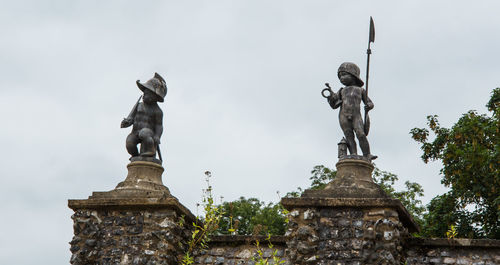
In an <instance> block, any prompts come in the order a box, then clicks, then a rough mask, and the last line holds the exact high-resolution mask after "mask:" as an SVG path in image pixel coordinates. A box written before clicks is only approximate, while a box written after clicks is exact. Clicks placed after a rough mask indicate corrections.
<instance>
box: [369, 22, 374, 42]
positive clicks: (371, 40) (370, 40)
mask: <svg viewBox="0 0 500 265" xmlns="http://www.w3.org/2000/svg"><path fill="white" fill-rule="evenodd" d="M369 42H375V25H374V24H373V18H372V17H371V16H370V37H369Z"/></svg>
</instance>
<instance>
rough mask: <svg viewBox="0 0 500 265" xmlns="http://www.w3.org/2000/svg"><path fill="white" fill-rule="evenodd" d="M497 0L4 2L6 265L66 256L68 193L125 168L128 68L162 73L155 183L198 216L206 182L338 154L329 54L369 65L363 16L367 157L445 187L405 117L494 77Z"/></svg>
mask: <svg viewBox="0 0 500 265" xmlns="http://www.w3.org/2000/svg"><path fill="white" fill-rule="evenodd" d="M498 10H500V2H498V1H475V2H472V1H456V0H455V1H331V0H328V1H316V0H313V1H290V0H287V1H257V0H251V1H235V0H228V1H65V0H64V1H63V0H61V1H31V2H28V1H3V2H2V8H1V9H0V32H1V34H2V38H1V40H0V70H1V72H2V78H1V79H0V113H1V115H2V124H3V125H2V130H1V131H0V144H1V145H2V146H3V150H4V152H3V153H2V154H0V161H1V164H0V165H1V167H0V176H1V179H2V185H1V186H0V199H1V200H2V204H1V206H0V210H1V212H2V218H0V227H1V228H2V229H1V230H2V231H1V232H0V233H1V234H0V263H1V264H67V263H68V260H69V256H70V252H69V245H68V242H69V241H70V240H71V237H72V234H73V231H72V221H71V219H70V216H71V214H72V211H71V210H70V209H69V208H67V199H83V198H86V197H87V196H89V195H90V194H91V192H92V191H107V190H111V189H113V188H114V187H115V186H116V184H117V183H118V182H120V181H122V180H123V179H124V178H125V176H126V173H127V172H126V164H127V163H128V154H127V152H126V150H125V146H124V142H125V137H126V136H127V134H128V133H129V129H120V128H119V124H120V122H121V120H122V118H123V117H125V116H127V114H128V113H129V111H130V109H131V107H132V106H133V104H134V103H135V101H136V100H137V98H138V97H139V95H140V91H139V90H138V89H137V87H136V85H135V80H137V79H140V80H143V81H146V80H147V79H149V78H151V77H152V76H153V74H154V72H158V73H160V74H161V75H163V76H164V77H165V79H166V81H167V84H168V95H167V98H166V100H165V102H164V103H162V104H161V108H162V109H163V111H164V127H165V130H164V135H163V137H162V146H161V148H162V152H163V156H164V160H165V163H164V167H165V173H164V175H163V182H164V184H165V185H166V186H168V187H169V188H170V190H171V192H172V194H173V195H175V196H176V197H177V198H178V199H179V200H180V201H181V203H183V204H184V205H186V206H187V207H188V208H190V209H191V211H192V212H193V213H196V206H195V205H196V202H198V201H200V197H201V189H202V188H203V187H204V184H205V183H204V175H203V172H204V171H205V170H210V171H212V173H213V179H212V184H213V185H214V189H215V194H216V195H217V196H218V197H219V196H223V197H224V199H225V200H234V199H237V198H238V197H239V196H245V197H258V198H260V199H262V200H265V201H274V202H276V201H277V200H278V195H277V194H276V192H277V191H279V192H280V193H281V194H285V193H286V192H287V191H291V190H294V189H295V188H296V187H297V186H302V187H306V186H307V185H308V184H309V181H308V178H309V176H310V171H311V169H312V167H313V166H315V165H319V164H323V165H326V166H330V167H333V166H334V164H335V162H336V160H337V158H336V154H337V142H338V141H339V140H340V139H341V137H342V132H341V130H340V128H339V125H338V120H337V115H338V112H337V110H332V109H331V108H330V107H329V106H328V104H327V103H326V101H325V100H324V98H322V97H321V95H320V91H321V89H323V88H324V85H323V84H324V83H325V82H329V83H330V84H331V85H332V86H333V88H334V89H335V90H337V89H338V88H339V86H340V83H339V81H338V79H337V78H336V71H337V68H338V66H339V65H340V64H341V63H342V62H344V61H352V62H355V63H357V64H358V65H359V66H360V68H361V69H362V71H361V72H362V77H363V79H364V76H365V69H366V54H365V52H366V46H367V38H368V22H369V17H370V15H371V16H373V18H374V21H375V27H376V40H375V43H374V44H373V45H372V50H373V55H372V64H371V66H370V69H371V72H370V97H371V98H372V100H373V102H374V103H375V109H374V110H373V111H372V112H370V113H371V114H370V115H371V121H372V127H371V131H370V135H369V141H370V143H371V147H372V152H373V153H374V154H376V155H379V159H377V160H376V164H377V166H378V167H379V168H381V169H383V170H387V171H390V172H393V173H396V174H398V175H399V177H400V180H401V183H400V184H399V185H400V186H401V184H402V183H403V182H404V181H405V180H411V181H415V182H418V183H420V184H422V185H423V187H424V189H425V198H424V199H423V200H424V202H428V201H429V200H430V199H431V198H432V197H434V196H436V195H438V194H441V193H443V192H445V191H446V188H445V187H443V186H442V185H441V184H440V176H439V168H440V164H439V163H437V162H436V163H431V164H428V165H426V164H424V163H423V162H422V161H421V160H420V159H419V156H420V150H419V147H418V145H417V143H415V142H414V141H413V140H411V138H410V135H409V131H410V129H411V128H413V127H419V126H420V127H422V126H424V125H425V117H426V116H427V115H429V114H437V115H439V116H440V120H441V122H442V124H443V125H444V126H450V125H452V124H453V123H454V121H456V120H457V119H458V118H459V117H460V116H461V114H462V113H464V112H466V111H467V110H470V109H476V110H478V111H479V112H483V113H484V112H486V109H485V107H484V105H485V103H486V102H487V101H488V99H489V95H490V92H491V91H492V89H493V88H495V87H497V86H500V77H499V76H498V74H499V73H500V64H499V54H498V47H500V35H499V32H500V17H499V16H498Z"/></svg>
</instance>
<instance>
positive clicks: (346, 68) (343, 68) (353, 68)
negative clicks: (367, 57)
mask: <svg viewBox="0 0 500 265" xmlns="http://www.w3.org/2000/svg"><path fill="white" fill-rule="evenodd" d="M340 72H346V73H349V74H351V75H352V76H354V77H355V78H356V80H357V81H358V85H359V86H360V87H362V86H363V85H364V84H365V83H364V82H363V80H361V78H359V67H358V66H357V65H355V64H354V63H349V62H346V63H342V64H341V65H340V66H339V70H338V71H337V75H338V74H340Z"/></svg>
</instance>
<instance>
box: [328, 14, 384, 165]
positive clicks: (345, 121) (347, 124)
mask: <svg viewBox="0 0 500 265" xmlns="http://www.w3.org/2000/svg"><path fill="white" fill-rule="evenodd" d="M374 41H375V27H374V25H373V19H372V18H371V17H370V35H369V40H368V50H367V55H368V59H367V66H366V89H364V88H363V85H364V82H363V81H362V80H361V78H360V77H359V75H360V70H359V67H358V66H357V65H356V64H354V63H350V62H345V63H342V64H341V65H340V67H339V69H338V71H337V76H338V78H339V80H340V82H341V83H342V84H343V85H344V86H345V87H341V88H340V89H339V91H338V92H337V93H335V92H333V91H332V89H331V87H330V85H329V84H328V83H326V84H325V85H326V87H327V88H325V89H323V91H321V94H322V95H323V97H325V98H326V99H327V101H328V104H330V106H331V107H332V108H333V109H337V108H339V107H340V112H339V122H340V127H341V128H342V131H343V132H344V136H345V139H346V142H347V148H348V149H349V153H350V154H351V156H353V157H355V156H357V147H356V142H355V141H354V135H356V138H357V139H358V142H359V146H360V147H361V151H362V152H363V157H364V158H365V159H367V160H370V161H371V160H374V159H376V158H377V156H375V155H373V154H371V152H370V144H369V143H368V139H367V137H366V136H367V135H368V132H369V130H370V119H369V116H368V112H369V111H370V110H371V109H373V107H374V105H373V102H372V101H371V99H370V98H369V97H368V77H369V67H370V55H371V49H370V44H371V43H372V42H374ZM325 92H329V93H328V94H325ZM361 101H363V103H364V104H365V107H364V109H365V119H364V121H363V118H362V116H361V110H360V107H361V106H360V105H361Z"/></svg>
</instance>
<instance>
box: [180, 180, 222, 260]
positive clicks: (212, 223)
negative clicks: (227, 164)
mask: <svg viewBox="0 0 500 265" xmlns="http://www.w3.org/2000/svg"><path fill="white" fill-rule="evenodd" d="M205 175H206V179H205V180H206V182H207V188H206V189H204V190H203V201H202V205H203V210H204V212H205V217H204V218H202V221H201V222H193V224H192V225H193V232H192V234H191V239H190V240H189V241H188V246H187V250H186V252H185V253H184V256H183V258H182V261H181V264H182V265H189V264H193V263H194V258H193V251H194V250H195V249H207V248H208V242H209V241H210V236H211V235H212V234H213V233H214V232H215V231H216V229H217V228H218V226H219V222H220V220H221V218H222V214H223V211H222V208H221V207H220V206H216V205H215V200H214V196H213V194H212V186H211V185H210V177H211V176H212V174H211V173H210V171H206V172H205ZM179 225H180V226H183V225H184V220H183V219H181V222H180V223H179Z"/></svg>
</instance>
